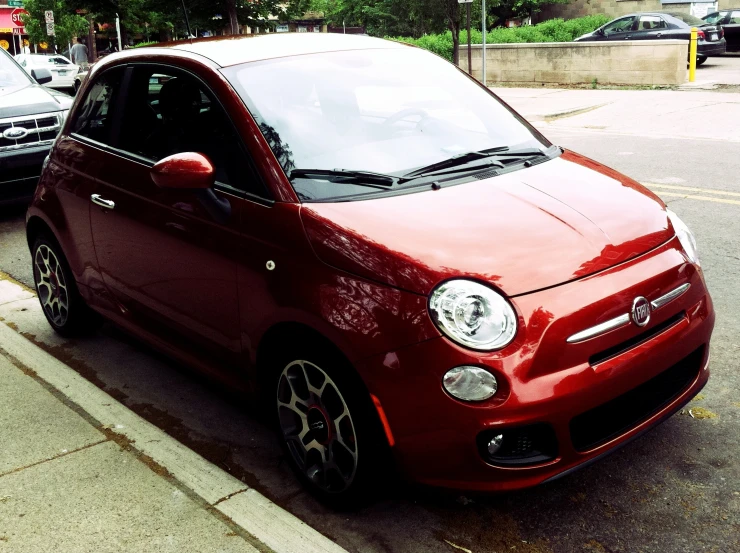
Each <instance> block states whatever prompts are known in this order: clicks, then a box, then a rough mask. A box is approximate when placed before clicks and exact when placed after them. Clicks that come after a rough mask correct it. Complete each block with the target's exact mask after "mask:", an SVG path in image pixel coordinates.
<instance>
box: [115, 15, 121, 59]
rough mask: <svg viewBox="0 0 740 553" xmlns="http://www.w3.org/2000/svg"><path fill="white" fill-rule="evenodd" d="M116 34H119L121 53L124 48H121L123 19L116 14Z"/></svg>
mask: <svg viewBox="0 0 740 553" xmlns="http://www.w3.org/2000/svg"><path fill="white" fill-rule="evenodd" d="M116 33H118V51H119V52H120V51H121V50H122V49H123V47H122V46H121V18H120V17H118V14H116Z"/></svg>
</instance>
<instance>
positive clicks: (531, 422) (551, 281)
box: [27, 33, 714, 500]
mask: <svg viewBox="0 0 740 553" xmlns="http://www.w3.org/2000/svg"><path fill="white" fill-rule="evenodd" d="M78 95H79V97H78V99H77V101H76V102H75V105H74V108H73V110H72V113H71V114H70V117H69V120H68V121H67V122H66V124H65V126H64V129H63V131H62V134H61V135H60V136H59V139H58V140H57V142H56V143H55V145H54V148H53V150H52V152H51V155H50V158H49V162H48V164H47V166H46V169H45V170H44V173H43V176H42V178H41V180H40V182H39V185H38V189H37V192H36V196H35V198H34V201H33V202H32V204H31V207H30V208H29V210H28V215H27V233H28V244H29V247H30V248H31V253H32V260H33V271H34V280H35V283H36V290H37V291H38V297H39V301H40V303H41V306H42V308H43V311H44V314H45V315H46V317H47V319H48V321H49V324H50V325H51V326H52V327H53V328H54V329H55V330H56V331H58V332H60V333H66V334H71V333H75V332H81V331H84V330H89V329H92V328H94V327H95V325H96V323H97V321H98V319H99V315H103V316H104V317H106V318H108V319H109V320H111V321H113V322H115V323H116V324H118V325H120V326H122V327H124V328H126V329H128V330H129V331H130V332H132V333H134V334H135V335H137V336H139V337H140V338H141V339H143V340H146V341H148V342H149V343H151V344H153V345H155V346H156V347H158V348H161V349H163V350H164V351H166V352H167V353H168V354H170V355H173V356H175V357H177V358H179V359H182V360H184V361H186V362H188V363H190V364H191V365H194V366H196V367H198V368H199V369H200V370H202V371H206V372H207V373H209V374H211V375H217V376H218V377H220V378H221V379H223V380H224V381H225V382H228V383H229V384H230V385H231V386H233V387H234V388H235V389H238V390H243V391H245V392H249V393H251V394H252V395H253V399H255V400H256V401H257V402H258V403H257V405H261V406H262V408H263V409H265V412H266V413H269V415H270V417H271V418H272V420H273V423H274V426H275V429H276V431H277V435H278V436H279V439H280V441H281V444H282V446H283V448H284V451H285V455H286V458H287V459H288V460H289V462H290V464H291V466H292V467H293V469H294V470H295V471H296V473H297V474H298V475H299V477H300V478H301V479H302V481H303V482H304V483H305V484H306V485H307V486H308V487H309V488H310V489H311V490H313V491H314V492H315V493H317V494H318V495H319V496H321V497H323V498H327V499H333V498H340V499H348V500H349V499H352V498H353V497H356V496H358V495H361V494H363V493H366V492H368V491H371V490H373V489H375V487H376V485H377V484H378V483H379V482H380V483H383V481H384V480H383V479H384V478H385V476H386V475H387V472H386V469H387V467H388V466H389V465H390V464H391V461H393V460H395V461H396V463H398V465H400V467H401V468H402V472H403V473H404V474H405V475H407V476H408V477H409V478H412V479H413V480H416V481H418V482H422V483H426V484H430V485H436V486H444V487H448V488H457V489H472V490H480V491H492V490H512V489H516V488H522V487H526V486H532V485H535V484H539V483H541V482H545V481H547V480H551V479H554V478H557V477H558V476H561V475H563V474H565V473H568V472H570V471H572V470H574V469H576V468H577V467H580V466H583V465H585V464H588V463H590V462H591V461H595V460H596V459H598V458H600V457H602V456H603V455H605V454H606V453H608V452H610V451H613V450H614V449H615V448H617V447H619V446H621V445H623V444H625V443H627V442H628V441H629V440H631V439H633V438H636V437H637V436H639V435H641V434H642V433H644V432H645V431H647V430H648V429H650V428H652V427H654V426H655V425H657V424H658V423H660V422H661V421H663V420H665V419H666V418H667V417H669V416H670V415H671V414H673V413H675V412H676V411H677V410H679V409H680V408H681V407H682V406H683V405H684V404H686V402H688V401H689V400H690V399H691V398H692V397H693V396H694V395H696V394H697V393H698V392H699V390H701V388H702V387H703V386H704V385H705V384H706V382H707V379H708V378H709V371H708V363H709V340H710V336H711V333H712V328H713V326H714V309H713V307H712V300H711V298H710V296H709V293H708V291H707V288H706V286H705V282H704V276H703V272H702V269H701V265H700V263H699V258H698V256H697V251H696V243H695V241H694V238H693V235H692V234H691V231H690V230H689V229H688V227H687V226H686V225H685V224H684V223H683V222H682V221H681V219H679V218H678V216H677V215H676V214H675V213H672V212H671V211H669V210H667V209H666V206H665V204H664V203H663V202H662V201H661V200H660V199H659V198H658V197H657V196H655V195H654V194H652V193H651V192H650V191H648V190H646V189H645V188H643V187H642V186H640V184H638V183H637V182H635V181H634V180H632V179H630V178H628V177H626V176H624V175H621V174H619V173H617V172H616V171H614V170H612V169H609V168H607V167H604V166H603V165H600V164H599V163H597V162H595V161H592V160H589V159H587V158H585V157H583V156H581V155H579V154H576V153H574V152H571V151H566V150H562V149H561V148H559V147H557V146H555V145H553V144H552V143H550V142H549V141H548V140H547V139H546V138H545V137H544V136H542V135H541V134H540V133H539V132H538V131H537V129H535V128H533V127H532V126H530V125H529V124H528V123H526V122H525V121H524V120H523V119H522V118H521V117H520V116H519V115H517V114H516V113H514V112H513V111H511V110H510V109H509V108H508V107H507V106H505V105H504V104H502V103H501V102H500V101H499V100H498V98H497V97H496V96H495V95H494V94H493V93H492V92H491V91H490V90H488V89H487V88H486V87H484V86H482V85H481V84H480V83H478V82H476V81H474V80H473V79H471V78H470V77H469V76H467V75H466V74H465V73H463V72H462V71H460V70H459V69H458V68H456V67H455V66H454V65H452V64H450V63H448V62H446V61H444V60H442V59H441V58H439V57H437V56H435V55H433V54H431V53H429V52H426V51H424V50H421V49H418V48H414V47H410V46H408V45H403V44H399V43H395V42H389V41H384V40H379V39H374V38H366V37H358V36H349V35H341V34H330V35H321V34H316V35H314V34H312V33H311V34H310V35H308V36H307V35H301V34H298V33H295V34H289V35H278V34H273V35H265V36H259V37H255V38H237V39H232V38H231V37H229V38H228V39H217V40H209V39H206V40H204V41H193V43H188V44H182V43H181V44H179V45H178V46H174V47H170V48H162V47H150V48H146V49H145V50H138V49H137V50H129V51H127V52H123V53H119V54H112V55H111V56H109V57H107V58H106V59H105V60H103V61H101V62H99V63H98V64H96V66H95V67H94V68H93V70H92V71H91V73H90V76H89V78H88V79H87V81H85V83H84V84H83V85H82V88H81V89H80V91H79V93H78ZM647 445H649V442H648V443H646V446H647ZM653 453H654V456H653V461H652V462H653V463H655V464H659V463H661V457H660V456H661V452H660V450H659V448H656V449H655V450H654V451H653ZM641 462H644V463H649V462H651V461H649V460H648V459H647V458H645V459H642V460H641Z"/></svg>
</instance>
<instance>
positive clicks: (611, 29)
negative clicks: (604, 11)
mask: <svg viewBox="0 0 740 553" xmlns="http://www.w3.org/2000/svg"><path fill="white" fill-rule="evenodd" d="M634 22H635V16H630V17H623V18H622V19H617V20H616V21H612V22H611V23H609V24H608V25H607V26H606V27H604V34H605V35H607V36H608V35H613V34H614V33H626V32H627V31H631V30H632V25H633V23H634Z"/></svg>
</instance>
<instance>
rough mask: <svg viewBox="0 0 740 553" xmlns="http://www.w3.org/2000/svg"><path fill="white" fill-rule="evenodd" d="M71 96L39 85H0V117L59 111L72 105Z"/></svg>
mask: <svg viewBox="0 0 740 553" xmlns="http://www.w3.org/2000/svg"><path fill="white" fill-rule="evenodd" d="M72 102H73V98H72V97H71V96H67V95H66V94H62V93H60V92H56V91H52V90H50V89H48V88H45V87H43V86H41V85H36V84H27V85H22V86H7V87H0V119H2V118H5V117H17V116H22V115H36V114H37V113H49V112H51V111H61V110H63V109H69V108H70V107H71V106H72Z"/></svg>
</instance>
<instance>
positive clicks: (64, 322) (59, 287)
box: [33, 235, 101, 336]
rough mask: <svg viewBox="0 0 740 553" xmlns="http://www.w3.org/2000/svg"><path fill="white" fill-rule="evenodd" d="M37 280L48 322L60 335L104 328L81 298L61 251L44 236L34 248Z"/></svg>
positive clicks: (42, 306)
mask: <svg viewBox="0 0 740 553" xmlns="http://www.w3.org/2000/svg"><path fill="white" fill-rule="evenodd" d="M33 281H34V284H35V285H36V293H37V294H38V297H39V302H40V303H41V308H42V309H43V311H44V315H45V316H46V320H48V321H49V324H50V325H51V326H52V328H53V329H54V330H55V331H56V332H58V333H59V334H61V335H63V336H77V335H80V334H85V333H88V332H91V331H93V330H95V329H96V328H97V327H98V326H100V323H101V319H100V317H99V316H98V315H97V313H95V312H94V311H92V310H91V309H90V308H89V307H88V306H87V305H86V304H85V301H84V300H83V299H82V297H81V296H80V293H79V291H78V290H77V285H76V283H75V280H74V277H73V276H72V271H70V269H69V265H68V264H67V260H66V258H65V257H64V254H63V253H62V250H61V248H60V247H59V245H58V244H57V242H56V240H53V239H51V238H49V237H47V236H44V235H41V236H39V237H38V238H36V241H35V242H34V245H33Z"/></svg>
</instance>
